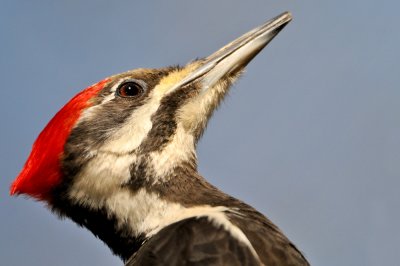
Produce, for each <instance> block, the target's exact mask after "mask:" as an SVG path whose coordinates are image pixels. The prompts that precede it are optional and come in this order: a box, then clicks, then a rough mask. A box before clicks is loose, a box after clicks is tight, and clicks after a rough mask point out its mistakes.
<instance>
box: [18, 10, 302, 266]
mask: <svg viewBox="0 0 400 266" xmlns="http://www.w3.org/2000/svg"><path fill="white" fill-rule="evenodd" d="M290 20H291V15H290V13H283V14H281V15H280V16H278V17H276V18H274V19H272V20H270V21H268V22H266V23H265V24H263V25H261V26H260V27H257V28H255V29H253V30H252V31H250V32H248V33H246V34H245V35H243V36H241V37H240V38H238V39H236V40H235V41H233V42H231V43H229V44H228V45H226V46H225V47H223V48H221V49H220V50H218V51H217V52H215V53H214V54H212V55H211V56H209V57H206V58H203V59H199V60H196V61H194V62H191V63H189V64H188V65H186V66H184V67H179V66H173V67H165V68H161V69H135V70H131V71H128V72H125V73H122V74H117V75H114V76H111V77H109V78H106V79H104V80H102V81H100V82H98V83H97V84H94V85H92V86H90V87H89V88H87V89H85V90H83V91H82V92H80V93H79V94H77V95H76V96H75V97H74V98H72V99H71V100H70V101H69V102H68V103H67V104H66V105H65V106H64V107H63V108H62V109H61V110H60V111H59V112H58V113H57V114H56V115H55V116H54V118H53V119H52V120H51V121H50V122H49V123H48V125H47V126H46V127H45V129H44V130H43V131H42V132H41V133H40V135H39V137H38V138H37V140H36V141H35V143H34V145H33V149H32V152H31V154H30V156H29V158H28V160H27V162H26V164H25V166H24V168H23V169H22V171H21V173H20V174H19V176H18V177H17V178H16V180H15V181H14V183H13V184H12V186H11V194H12V195H14V194H26V195H29V196H31V197H33V198H35V199H37V200H40V201H44V202H45V203H46V204H47V205H48V206H49V208H50V209H51V210H52V211H53V212H55V213H56V214H58V215H60V216H62V217H69V218H71V219H72V220H73V221H75V222H76V223H77V224H79V225H81V226H84V227H86V228H88V229H89V230H90V231H91V232H92V233H93V234H94V235H96V236H97V237H99V238H100V239H101V240H102V241H104V242H105V243H106V244H107V245H108V246H109V247H110V249H111V250H112V251H113V252H114V253H115V254H116V255H118V256H120V257H121V258H122V260H123V261H124V262H125V263H126V265H308V262H307V261H306V259H305V258H304V256H303V255H302V254H301V252H299V250H298V249H297V248H296V247H295V246H294V245H293V244H292V243H291V242H290V241H289V240H288V239H287V238H286V237H285V236H284V234H283V233H282V232H281V231H280V230H279V229H278V227H277V226H275V225H274V224H273V223H272V222H271V221H270V220H268V219H267V218H266V217H265V216H263V215H262V214H260V213H259V212H257V211H256V210H255V209H254V208H252V207H251V206H249V205H247V204H245V203H243V202H242V201H240V200H238V199H235V198H233V197H231V196H229V195H227V194H225V193H223V192H221V191H220V190H218V189H217V188H215V187H214V186H212V185H211V184H209V183H208V182H207V181H206V180H205V179H204V178H203V177H202V176H201V175H200V174H199V173H198V172H197V159H196V144H197V142H198V140H199V138H200V137H201V135H202V133H203V131H204V129H205V127H206V125H207V121H208V120H209V118H210V116H211V115H212V113H213V111H214V110H215V109H216V107H217V106H218V104H219V103H220V102H221V100H222V99H223V98H224V96H225V94H226V93H227V91H228V90H229V87H230V86H231V84H232V83H233V82H234V81H235V80H236V79H237V78H238V77H239V75H240V74H241V72H242V70H243V69H244V67H245V66H246V65H247V64H248V63H249V62H250V61H251V59H253V57H255V56H256V55H257V54H258V53H259V52H260V51H261V50H262V49H263V48H264V47H265V46H266V45H267V44H268V43H269V42H270V41H271V40H272V39H273V38H274V37H275V36H276V35H277V34H278V32H279V31H280V30H281V29H282V28H284V27H285V25H286V24H287V23H288V22H289V21H290Z"/></svg>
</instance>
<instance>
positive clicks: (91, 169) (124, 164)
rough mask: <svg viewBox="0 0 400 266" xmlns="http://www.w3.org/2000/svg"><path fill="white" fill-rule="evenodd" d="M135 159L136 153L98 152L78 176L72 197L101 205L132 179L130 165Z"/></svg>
mask: <svg viewBox="0 0 400 266" xmlns="http://www.w3.org/2000/svg"><path fill="white" fill-rule="evenodd" d="M135 159H136V157H135V155H125V156H121V155H114V154H110V153H98V154H97V155H96V157H94V158H93V159H92V160H90V161H89V162H88V163H87V165H86V166H85V167H84V168H83V169H82V171H81V172H80V173H79V174H78V175H77V176H76V178H75V180H74V183H73V185H72V187H71V189H70V195H69V196H70V199H71V200H74V201H76V202H78V203H85V204H86V203H89V206H90V207H92V208H98V207H100V206H99V205H101V202H104V200H105V199H106V198H108V197H110V196H111V195H114V194H115V193H116V192H117V191H118V190H119V189H120V186H121V184H124V183H127V182H128V181H129V180H130V177H131V175H130V165H131V164H132V163H133V161H134V160H135Z"/></svg>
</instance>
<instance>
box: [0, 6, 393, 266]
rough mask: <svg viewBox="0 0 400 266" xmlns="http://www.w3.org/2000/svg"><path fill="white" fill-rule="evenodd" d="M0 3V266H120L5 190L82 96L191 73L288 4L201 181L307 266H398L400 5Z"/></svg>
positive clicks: (219, 133) (228, 106)
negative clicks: (120, 83)
mask: <svg viewBox="0 0 400 266" xmlns="http://www.w3.org/2000/svg"><path fill="white" fill-rule="evenodd" d="M0 3H1V8H0V38H1V42H0V53H1V55H0V58H1V60H0V73H1V89H0V90H1V97H0V101H1V104H0V113H1V115H2V126H1V131H0V134H1V135H0V141H1V149H0V164H1V167H0V169H1V172H0V174H1V179H0V208H1V209H0V215H1V219H0V225H1V226H0V234H1V238H0V258H1V260H2V262H1V263H0V264H1V265H10V266H14V265H15V266H20V265H27V264H29V265H30V266H36V265H37V266H43V265H59V266H63V265H122V263H121V261H120V260H119V259H118V258H116V257H114V256H113V255H112V254H111V252H110V251H109V250H108V248H107V247H106V246H105V245H104V244H103V243H102V242H100V241H99V240H98V239H96V238H95V237H94V236H92V235H91V234H90V233H89V232H88V231H87V230H85V229H82V228H79V227H77V226H76V225H75V224H73V223H72V222H70V221H69V220H59V219H58V218H57V217H56V216H55V215H53V214H52V213H50V212H49V211H48V210H47V209H46V208H44V207H43V204H41V203H38V202H35V201H32V200H30V199H29V200H27V199H26V198H24V197H17V198H11V197H9V195H8V187H9V184H10V183H11V182H12V180H13V179H14V178H15V176H16V175H17V174H18V172H19V171H20V169H21V168H22V166H23V164H24V162H25V160H26V158H27V156H28V154H29V152H30V148H31V145H32V143H33V141H34V140H35V138H36V136H37V135H38V134H39V132H40V131H41V129H42V128H43V127H44V126H45V124H46V123H47V122H48V121H49V120H50V118H51V117H52V116H53V115H54V114H55V113H56V111H57V110H58V109H60V107H61V106H62V105H63V104H65V103H66V102H67V101H68V100H69V99H70V98H71V97H72V96H73V95H74V94H76V93H77V92H78V91H80V90H81V89H83V88H85V87H87V86H88V85H90V84H92V83H95V82H96V81H99V80H101V79H102V78H104V77H106V76H109V75H111V74H115V73H119V72H122V71H126V70H128V69H132V68H138V67H162V66H166V65H170V64H177V63H179V64H185V63H187V62H188V61H190V60H191V59H194V58H196V57H202V56H207V55H209V54H210V53H212V52H213V51H215V50H216V49H218V48H220V47H221V46H222V45H224V44H226V43H227V42H229V41H231V40H233V39H234V38H236V37H238V36H239V35H241V34H242V33H244V32H246V31H247V30H250V29H251V28H253V27H255V26H257V25H259V24H261V23H262V22H264V21H265V20H267V19H269V18H272V17H274V16H275V15H277V14H279V13H281V12H283V11H286V10H290V11H291V12H292V13H293V17H294V19H293V21H292V23H290V24H289V25H288V27H286V28H285V30H284V31H283V32H281V34H279V36H278V37H277V38H276V39H275V40H274V41H273V42H272V43H271V44H270V45H269V46H268V47H267V48H266V49H265V50H264V51H263V52H262V53H261V54H260V55H259V56H258V57H256V59H255V60H254V61H253V62H252V63H251V64H250V65H249V66H248V68H247V72H246V73H245V75H244V76H243V77H242V79H241V80H240V81H239V82H238V83H237V84H236V85H235V86H234V88H233V89H232V91H231V93H230V96H229V97H228V98H227V99H226V101H225V102H224V103H223V104H222V106H221V108H220V109H219V110H218V112H217V113H216V114H215V116H214V118H213V119H212V121H211V122H210V124H209V127H208V130H207V131H206V134H205V135H204V137H203V139H202V140H201V142H200V145H199V149H198V151H199V154H198V155H199V162H200V166H199V168H200V172H201V173H202V174H203V175H204V176H205V177H206V178H207V179H208V180H209V181H210V182H212V183H213V184H215V185H217V186H218V187H220V188H221V189H223V190H224V191H226V192H228V193H230V194H232V195H234V196H236V197H238V198H240V199H242V200H244V201H246V202H248V203H250V204H251V205H253V206H254V207H256V208H257V209H259V210H260V211H261V212H263V213H264V214H266V215H267V216H268V217H269V218H271V219H272V220H273V221H274V222H275V223H276V224H278V225H279V226H280V227H281V228H282V230H283V231H284V232H285V233H286V234H287V235H288V236H289V238H290V239H291V240H293V242H294V243H295V244H297V245H298V247H299V248H300V249H301V250H303V251H304V253H305V254H306V256H307V258H308V259H309V260H310V262H311V263H312V264H313V265H328V266H329V265H331V266H334V265H366V266H368V265H399V264H398V263H399V262H398V254H399V253H400V245H399V242H400V230H399V224H400V193H399V188H400V86H399V84H400V67H399V62H400V53H399V47H400V34H399V32H400V31H399V25H400V16H399V9H400V2H399V1H394V0H393V1H389V0H387V1H372V0H363V1H361V0H354V1H344V0H338V1H310V0H304V1H284V0H282V1H266V0H260V1H239V0H238V1H232V0H229V1H228V0H225V1H211V0H209V1H183V0H181V1H147V2H145V1H143V3H138V2H137V1H114V2H111V1H105V0H96V1H58V2H56V1H27V0H26V1H12V0H1V1H0Z"/></svg>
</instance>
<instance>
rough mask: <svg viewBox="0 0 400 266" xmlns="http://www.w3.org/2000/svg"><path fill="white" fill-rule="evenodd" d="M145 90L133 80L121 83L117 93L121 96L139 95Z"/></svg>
mask: <svg viewBox="0 0 400 266" xmlns="http://www.w3.org/2000/svg"><path fill="white" fill-rule="evenodd" d="M143 92H144V89H143V87H142V86H141V85H140V84H138V83H136V82H133V81H129V82H125V83H123V84H121V85H120V86H119V87H118V89H117V93H118V95H119V96H122V97H137V96H139V95H141V94H142V93H143Z"/></svg>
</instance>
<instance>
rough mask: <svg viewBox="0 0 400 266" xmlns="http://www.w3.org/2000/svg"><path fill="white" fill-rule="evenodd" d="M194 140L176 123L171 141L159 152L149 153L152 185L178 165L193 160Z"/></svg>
mask: <svg viewBox="0 0 400 266" xmlns="http://www.w3.org/2000/svg"><path fill="white" fill-rule="evenodd" d="M194 142H195V140H194V137H193V135H192V134H190V133H188V132H186V131H185V130H184V129H183V127H182V125H181V124H180V123H178V126H177V129H176V132H175V134H174V136H173V139H172V140H171V141H170V142H169V143H168V145H167V146H166V147H165V148H164V149H162V150H161V151H154V152H152V153H150V163H151V166H152V169H153V170H154V172H155V179H154V180H153V182H154V183H156V182H158V181H160V178H163V177H166V176H168V174H169V173H170V172H171V171H172V170H173V169H174V168H175V167H176V166H177V165H179V164H181V163H182V162H185V161H189V160H190V159H193V156H195V150H194V149H195V143H194Z"/></svg>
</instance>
